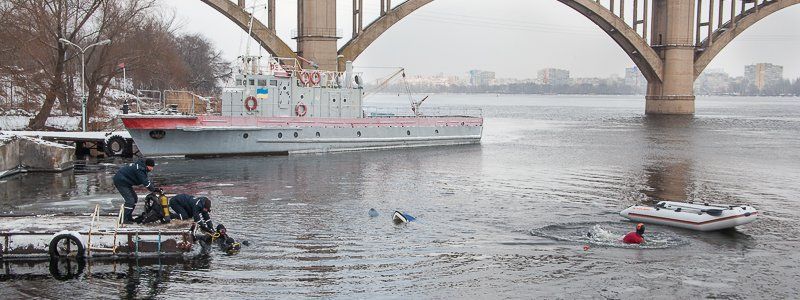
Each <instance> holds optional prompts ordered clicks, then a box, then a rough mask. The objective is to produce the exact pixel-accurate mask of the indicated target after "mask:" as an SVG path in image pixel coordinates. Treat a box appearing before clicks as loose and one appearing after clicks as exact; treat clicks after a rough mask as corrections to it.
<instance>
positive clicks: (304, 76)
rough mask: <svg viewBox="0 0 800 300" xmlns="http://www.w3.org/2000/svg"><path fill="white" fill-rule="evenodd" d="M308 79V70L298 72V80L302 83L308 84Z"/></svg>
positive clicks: (309, 76) (309, 75)
mask: <svg viewBox="0 0 800 300" xmlns="http://www.w3.org/2000/svg"><path fill="white" fill-rule="evenodd" d="M309 80H311V74H308V72H306V71H303V73H300V82H302V83H303V84H308V81H309Z"/></svg>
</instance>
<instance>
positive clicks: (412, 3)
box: [339, 0, 433, 61]
mask: <svg viewBox="0 0 800 300" xmlns="http://www.w3.org/2000/svg"><path fill="white" fill-rule="evenodd" d="M431 2H433V0H406V1H405V2H403V3H402V4H400V5H398V6H396V7H395V8H393V9H391V10H389V11H387V12H386V14H384V15H382V16H380V17H379V18H377V19H375V21H372V23H370V24H369V25H367V27H365V28H364V30H363V31H361V33H360V34H359V35H357V36H355V37H353V39H351V40H349V41H348V42H347V43H346V44H344V45H343V46H342V47H341V48H340V49H339V55H342V56H344V60H349V61H354V60H356V58H358V56H359V55H361V53H362V52H364V50H366V49H367V47H369V45H371V44H372V43H373V42H374V41H375V40H377V39H378V37H380V36H381V35H382V34H383V33H384V32H386V31H387V30H389V28H391V27H392V26H393V25H394V24H396V23H397V22H399V21H400V20H402V19H403V18H405V17H406V16H408V15H410V14H411V13H412V12H414V11H416V10H417V9H419V8H420V7H423V6H425V5H426V4H428V3H431Z"/></svg>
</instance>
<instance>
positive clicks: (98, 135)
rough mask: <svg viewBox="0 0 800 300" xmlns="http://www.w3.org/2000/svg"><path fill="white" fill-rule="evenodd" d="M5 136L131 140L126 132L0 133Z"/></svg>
mask: <svg viewBox="0 0 800 300" xmlns="http://www.w3.org/2000/svg"><path fill="white" fill-rule="evenodd" d="M2 135H6V136H11V135H19V136H29V137H38V138H63V139H69V138H75V139H81V140H105V139H106V138H107V137H110V136H113V135H119V136H121V137H123V138H126V139H129V138H131V134H130V133H128V132H127V131H111V132H101V131H89V132H61V131H0V136H2Z"/></svg>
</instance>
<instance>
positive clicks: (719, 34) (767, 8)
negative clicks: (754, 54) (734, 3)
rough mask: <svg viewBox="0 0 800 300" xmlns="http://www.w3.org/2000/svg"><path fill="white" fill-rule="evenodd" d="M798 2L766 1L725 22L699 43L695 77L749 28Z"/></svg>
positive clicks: (786, 0) (799, 1)
mask: <svg viewBox="0 0 800 300" xmlns="http://www.w3.org/2000/svg"><path fill="white" fill-rule="evenodd" d="M798 3H800V0H774V1H765V2H762V3H761V4H760V5H758V7H752V8H750V9H749V10H747V11H745V12H744V13H743V14H742V15H739V16H736V18H733V19H732V20H730V21H728V22H727V23H725V24H723V25H722V26H721V27H720V28H718V29H717V30H716V31H714V33H712V35H711V36H710V37H706V39H705V40H703V41H702V42H699V43H698V44H699V47H700V49H698V52H697V54H696V55H695V63H694V77H695V78H697V77H698V76H700V74H702V73H703V70H705V69H706V67H707V66H708V64H710V63H711V61H712V60H713V59H714V57H716V56H717V54H719V53H720V52H721V51H722V49H724V48H725V46H727V45H728V44H729V43H730V42H731V41H733V39H735V38H736V37H737V36H739V35H740V34H742V32H744V31H745V30H746V29H747V28H750V26H753V24H755V23H757V22H758V21H761V20H762V19H764V18H766V17H767V16H769V15H771V14H773V13H775V12H777V11H779V10H781V9H784V8H787V7H789V6H792V5H795V4H798ZM731 27H732V28H731ZM709 44H710V45H709Z"/></svg>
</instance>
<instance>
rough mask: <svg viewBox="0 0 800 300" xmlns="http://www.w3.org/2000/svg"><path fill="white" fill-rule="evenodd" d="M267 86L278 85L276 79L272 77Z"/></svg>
mask: <svg viewBox="0 0 800 300" xmlns="http://www.w3.org/2000/svg"><path fill="white" fill-rule="evenodd" d="M269 86H278V81H277V80H274V79H273V80H270V81H269Z"/></svg>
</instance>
